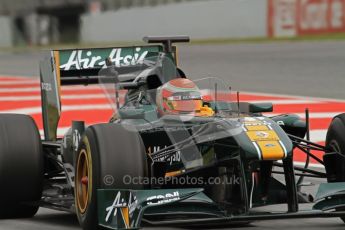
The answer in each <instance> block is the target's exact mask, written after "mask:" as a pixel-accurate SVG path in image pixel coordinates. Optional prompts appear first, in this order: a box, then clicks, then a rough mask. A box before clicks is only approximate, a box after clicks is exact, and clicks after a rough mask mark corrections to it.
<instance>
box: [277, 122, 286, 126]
mask: <svg viewBox="0 0 345 230" xmlns="http://www.w3.org/2000/svg"><path fill="white" fill-rule="evenodd" d="M277 124H278V125H280V126H282V125H285V123H284V121H277Z"/></svg>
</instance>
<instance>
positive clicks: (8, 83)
mask: <svg viewBox="0 0 345 230" xmlns="http://www.w3.org/2000/svg"><path fill="white" fill-rule="evenodd" d="M32 84H37V85H39V81H37V80H23V81H18V80H17V81H1V79H0V86H2V85H32Z"/></svg>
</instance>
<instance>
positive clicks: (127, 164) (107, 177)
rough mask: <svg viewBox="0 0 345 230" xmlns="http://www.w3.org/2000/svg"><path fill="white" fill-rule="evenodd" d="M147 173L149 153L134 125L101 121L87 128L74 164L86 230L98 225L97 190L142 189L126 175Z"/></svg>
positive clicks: (78, 208) (81, 218)
mask: <svg viewBox="0 0 345 230" xmlns="http://www.w3.org/2000/svg"><path fill="white" fill-rule="evenodd" d="M126 175H129V176H131V177H134V176H136V177H139V176H140V177H144V176H147V160H146V153H145V148H144V145H143V142H142V140H141V137H140V135H139V133H138V132H137V131H135V130H134V129H133V127H131V128H130V127H124V126H122V125H121V124H99V125H93V126H90V127H88V128H87V130H86V131H85V134H84V136H83V138H82V142H81V145H80V147H79V151H78V154H77V157H76V163H75V206H76V212H77V215H78V219H79V223H80V225H81V226H82V228H83V229H84V230H91V229H92V230H95V229H99V227H98V215H97V189H143V185H128V184H126V183H124V181H123V178H124V176H126Z"/></svg>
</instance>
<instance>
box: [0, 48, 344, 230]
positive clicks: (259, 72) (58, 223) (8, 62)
mask: <svg viewBox="0 0 345 230" xmlns="http://www.w3.org/2000/svg"><path fill="white" fill-rule="evenodd" d="M344 51H345V42H312V43H308V42H300V43H273V44H236V45H235V44H233V45H207V46H197V45H195V46H180V57H181V58H180V63H181V64H180V66H181V67H182V68H183V69H184V71H185V72H186V73H187V75H189V76H191V78H201V77H205V76H217V77H222V78H223V79H226V80H227V81H228V82H230V83H231V85H232V88H233V89H238V90H241V91H250V92H265V93H279V94H288V95H302V96H308V97H326V98H336V99H345V91H344V90H343V88H344V86H345V65H344V64H345V52H344ZM42 56H43V54H42V53H41V52H39V53H38V52H32V53H15V54H13V53H11V54H10V53H0V74H1V75H12V76H38V61H39V60H40V59H41V58H42ZM300 99H301V100H302V99H305V98H300ZM317 103H322V102H317ZM332 103H336V102H335V101H333V102H332ZM282 106H284V105H282ZM286 106H287V108H288V105H286ZM294 106H295V107H291V109H294V108H297V107H298V105H294ZM317 106H319V107H320V105H319V104H318V105H317ZM342 106H343V105H340V107H339V105H338V109H341V110H342V108H343V107H342ZM0 107H1V106H0ZM321 107H322V106H321ZM0 109H1V108H0ZM297 110H298V111H297ZM333 110H334V105H333V107H332V108H328V107H327V111H326V112H341V111H338V110H334V111H333ZM344 110H345V109H344ZM344 110H342V111H344ZM296 112H301V108H298V109H296ZM317 112H322V111H317ZM321 119H326V121H323V123H327V121H329V119H330V117H322V118H321ZM327 119H328V120H327ZM315 121H317V120H315ZM322 126H325V124H323V125H322ZM315 128H316V129H318V128H322V129H324V128H325V127H315ZM312 182H314V183H318V182H319V181H317V180H316V181H312ZM307 190H308V191H309V192H311V193H314V192H315V186H313V187H310V188H308V189H307ZM273 208H274V209H275V210H281V209H283V210H285V206H282V205H279V206H275V207H273ZM227 228H231V229H260V230H261V229H278V228H279V229H289V230H291V229H344V224H343V223H342V221H341V220H340V219H339V218H329V219H322V218H317V219H297V220H274V221H259V222H255V223H252V224H250V225H249V226H244V227H243V226H237V225H234V226H231V227H227ZM19 229H20V230H36V229H37V230H46V229H47V230H50V229H51V230H55V229H56V230H57V229H59V230H60V229H66V230H67V229H80V228H79V225H78V221H77V220H76V218H75V216H74V215H71V214H68V213H60V212H56V211H51V210H47V209H40V211H39V213H38V214H37V215H36V216H35V218H33V219H22V220H0V230H19ZM145 229H171V228H161V227H159V228H150V227H147V228H145ZM205 229H208V227H205Z"/></svg>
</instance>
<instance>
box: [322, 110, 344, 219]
mask: <svg viewBox="0 0 345 230" xmlns="http://www.w3.org/2000/svg"><path fill="white" fill-rule="evenodd" d="M326 149H328V151H334V152H338V153H341V154H342V155H344V156H345V113H343V114H339V115H337V116H336V117H334V118H333V120H332V122H331V124H330V126H329V128H328V131H327V137H326ZM336 171H337V172H335V173H336V176H335V178H336V179H335V180H334V181H332V182H345V164H341V165H337V167H336ZM337 210H342V211H345V208H343V209H337ZM341 219H342V220H343V221H344V222H345V217H341Z"/></svg>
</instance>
